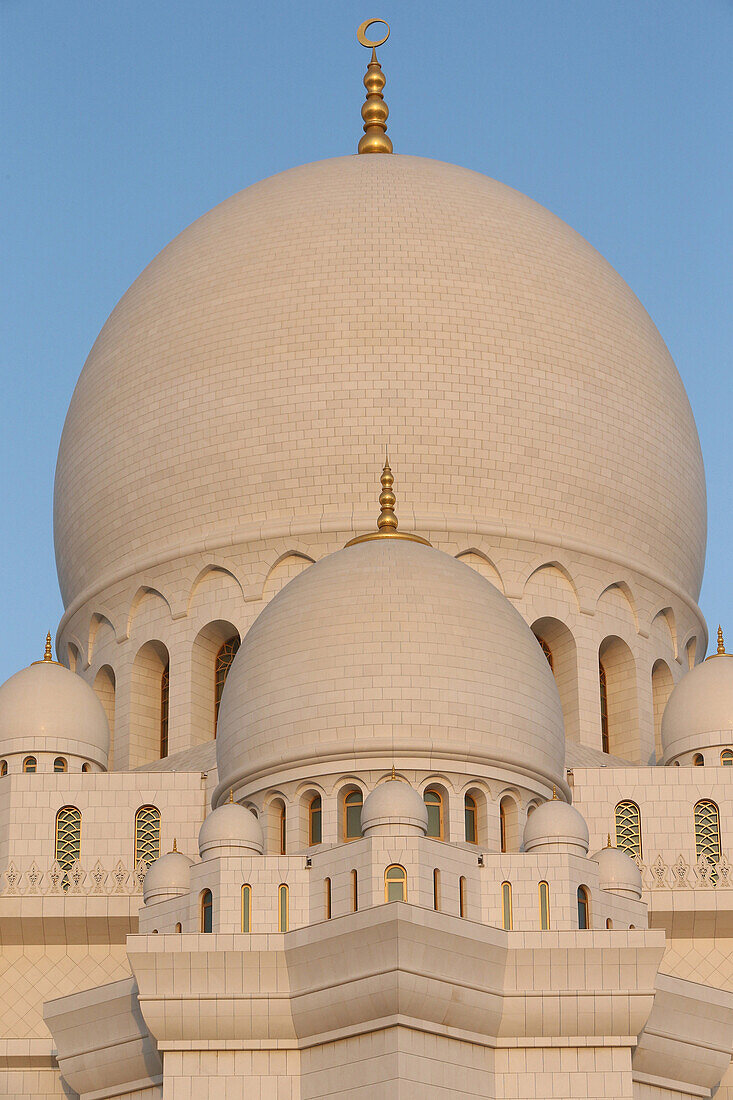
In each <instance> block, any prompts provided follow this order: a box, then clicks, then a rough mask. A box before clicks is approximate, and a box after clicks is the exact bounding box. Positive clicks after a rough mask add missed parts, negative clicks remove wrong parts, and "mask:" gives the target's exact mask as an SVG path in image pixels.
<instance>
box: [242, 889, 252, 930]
mask: <svg viewBox="0 0 733 1100" xmlns="http://www.w3.org/2000/svg"><path fill="white" fill-rule="evenodd" d="M242 931H243V932H251V931H252V887H251V886H250V885H249V883H245V884H244V886H243V887H242Z"/></svg>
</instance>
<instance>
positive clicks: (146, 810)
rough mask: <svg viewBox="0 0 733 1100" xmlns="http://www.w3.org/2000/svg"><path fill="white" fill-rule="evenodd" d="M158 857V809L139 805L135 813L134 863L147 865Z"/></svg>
mask: <svg viewBox="0 0 733 1100" xmlns="http://www.w3.org/2000/svg"><path fill="white" fill-rule="evenodd" d="M159 858H160V810H159V809H158V808H157V807H156V806H141V807H140V809H139V810H138V811H137V813H136V814H135V863H134V866H135V867H137V866H138V864H139V863H140V862H142V863H144V864H145V865H146V866H147V867H149V866H150V864H151V863H155V861H156V859H159Z"/></svg>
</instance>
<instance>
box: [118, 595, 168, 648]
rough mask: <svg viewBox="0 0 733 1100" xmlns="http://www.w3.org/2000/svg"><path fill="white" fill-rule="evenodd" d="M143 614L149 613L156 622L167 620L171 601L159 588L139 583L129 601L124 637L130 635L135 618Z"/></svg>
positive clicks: (139, 617) (137, 618)
mask: <svg viewBox="0 0 733 1100" xmlns="http://www.w3.org/2000/svg"><path fill="white" fill-rule="evenodd" d="M145 614H149V615H150V617H151V619H152V620H155V621H157V622H161V621H166V622H167V621H168V620H170V619H171V618H172V611H171V601H170V600H169V599H168V598H167V597H166V596H164V595H163V593H162V592H161V591H160V590H159V589H157V588H151V587H150V586H149V585H146V584H141V585H140V587H139V588H138V590H137V591H136V593H135V595H134V596H133V597H132V600H131V601H130V610H129V612H128V614H127V631H126V637H128V638H129V637H130V632H131V631H132V626H133V623H134V622H135V620H139V619H141V618H142V616H143V615H145Z"/></svg>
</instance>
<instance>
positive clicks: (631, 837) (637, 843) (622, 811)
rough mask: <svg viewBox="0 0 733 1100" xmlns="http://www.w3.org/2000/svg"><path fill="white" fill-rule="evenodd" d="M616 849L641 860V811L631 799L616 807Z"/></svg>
mask: <svg viewBox="0 0 733 1100" xmlns="http://www.w3.org/2000/svg"><path fill="white" fill-rule="evenodd" d="M615 816H616V847H617V848H620V849H621V850H622V851H623V852H628V854H629V855H630V856H631V857H632V858H636V859H641V858H642V857H641V810H640V809H639V807H638V806H637V805H636V803H635V802H632V801H631V799H624V801H623V802H619V803H618V805H617V806H616V815H615Z"/></svg>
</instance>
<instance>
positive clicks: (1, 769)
mask: <svg viewBox="0 0 733 1100" xmlns="http://www.w3.org/2000/svg"><path fill="white" fill-rule="evenodd" d="M7 774H8V762H7V760H0V776H3V775H7Z"/></svg>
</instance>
